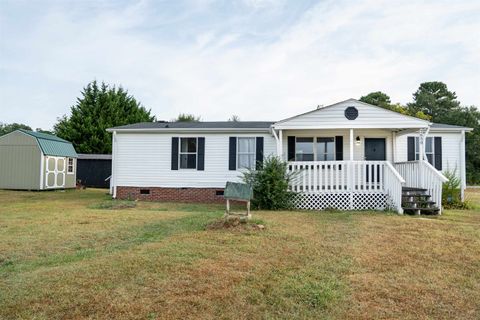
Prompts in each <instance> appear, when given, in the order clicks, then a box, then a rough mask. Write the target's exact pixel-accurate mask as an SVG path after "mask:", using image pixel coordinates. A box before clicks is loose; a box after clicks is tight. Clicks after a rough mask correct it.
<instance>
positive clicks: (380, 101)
mask: <svg viewBox="0 0 480 320" xmlns="http://www.w3.org/2000/svg"><path fill="white" fill-rule="evenodd" d="M360 101H362V102H365V103H369V104H373V105H375V106H379V107H382V108H385V109H390V104H391V103H392V101H391V100H390V97H389V96H388V94H386V93H383V92H381V91H376V92H370V93H369V94H367V95H366V96H363V97H361V98H360Z"/></svg>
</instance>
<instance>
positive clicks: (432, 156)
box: [414, 136, 435, 167]
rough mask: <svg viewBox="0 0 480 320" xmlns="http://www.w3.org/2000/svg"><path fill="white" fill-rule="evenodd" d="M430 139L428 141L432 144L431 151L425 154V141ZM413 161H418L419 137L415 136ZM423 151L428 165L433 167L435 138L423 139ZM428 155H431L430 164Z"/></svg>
mask: <svg viewBox="0 0 480 320" xmlns="http://www.w3.org/2000/svg"><path fill="white" fill-rule="evenodd" d="M428 139H430V140H429V141H430V142H431V144H432V151H430V152H427V140H428ZM414 145H415V161H419V160H420V137H418V136H416V137H415V143H414ZM424 151H425V155H426V156H427V161H428V163H430V164H431V165H432V166H434V167H435V137H426V138H425V145H424ZM428 155H431V159H432V162H430V161H429V159H428Z"/></svg>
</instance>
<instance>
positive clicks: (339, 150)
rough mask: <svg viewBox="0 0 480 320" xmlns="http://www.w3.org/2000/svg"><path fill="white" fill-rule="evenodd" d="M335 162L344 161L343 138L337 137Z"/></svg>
mask: <svg viewBox="0 0 480 320" xmlns="http://www.w3.org/2000/svg"><path fill="white" fill-rule="evenodd" d="M335 160H337V161H341V160H343V136H336V137H335Z"/></svg>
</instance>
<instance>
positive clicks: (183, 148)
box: [179, 138, 197, 169]
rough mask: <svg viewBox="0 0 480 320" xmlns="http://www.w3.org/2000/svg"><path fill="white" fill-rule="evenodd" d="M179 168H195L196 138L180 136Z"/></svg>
mask: <svg viewBox="0 0 480 320" xmlns="http://www.w3.org/2000/svg"><path fill="white" fill-rule="evenodd" d="M179 155H180V156H179V161H180V169H196V168H197V138H180V152H179Z"/></svg>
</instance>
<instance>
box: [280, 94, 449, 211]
mask: <svg viewBox="0 0 480 320" xmlns="http://www.w3.org/2000/svg"><path fill="white" fill-rule="evenodd" d="M429 130H430V123H429V122H428V121H425V120H422V119H418V118H414V117H410V116H406V115H403V114H399V113H396V112H393V111H390V110H386V109H383V108H380V107H377V106H373V105H369V104H366V103H363V102H360V101H357V100H354V99H349V100H346V101H342V102H340V103H337V104H334V105H330V106H327V107H318V108H317V109H316V110H312V111H310V112H307V113H304V114H301V115H298V116H294V117H292V118H288V119H285V120H282V121H279V122H277V123H275V124H274V125H273V126H272V134H273V136H274V137H275V140H276V147H277V155H278V156H279V157H280V158H282V159H283V160H285V161H288V171H289V173H290V174H291V175H292V178H291V180H290V183H289V187H290V189H291V190H292V191H295V192H297V193H298V197H297V200H296V206H297V207H298V208H301V209H326V208H335V209H342V210H371V209H375V210H385V209H392V210H395V211H397V212H398V213H403V211H404V209H407V210H413V211H414V212H415V213H419V212H422V211H426V208H424V207H423V205H428V206H431V205H432V202H433V203H434V205H435V206H436V207H438V208H441V196H442V194H441V193H442V184H443V182H445V181H446V180H447V179H446V178H445V177H444V176H443V175H442V174H441V173H440V172H439V171H437V169H435V168H434V167H433V166H432V165H430V163H429V162H428V161H432V159H437V158H438V157H437V155H436V154H433V149H434V148H433V147H432V146H431V145H429V146H430V150H426V149H428V147H427V148H426V147H425V141H426V136H427V134H428V132H429ZM407 135H410V136H411V135H414V136H415V138H414V137H410V136H409V137H408V139H407ZM407 140H408V141H407ZM413 142H414V143H413ZM429 143H430V144H431V143H432V139H431V138H430V140H429ZM435 149H437V148H435ZM439 149H440V150H441V145H440V146H439ZM427 152H429V154H428V155H427ZM439 158H440V163H441V156H440V157H439ZM406 188H410V189H406ZM407 190H408V191H407Z"/></svg>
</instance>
